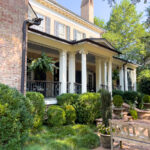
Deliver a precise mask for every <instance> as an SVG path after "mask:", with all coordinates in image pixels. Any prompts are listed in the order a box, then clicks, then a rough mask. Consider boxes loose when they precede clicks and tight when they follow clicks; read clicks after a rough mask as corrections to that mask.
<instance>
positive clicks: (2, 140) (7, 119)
mask: <svg viewBox="0 0 150 150" xmlns="http://www.w3.org/2000/svg"><path fill="white" fill-rule="evenodd" d="M31 112H32V105H31V104H30V100H29V99H28V98H26V97H24V95H22V94H21V93H20V92H18V91H17V90H16V89H13V88H9V87H8V86H6V85H3V84H0V149H5V150H10V149H11V150H21V147H22V145H23V144H24V142H25V141H26V139H27V137H28V131H29V129H30V127H32V123H33V122H32V121H33V118H32V115H31Z"/></svg>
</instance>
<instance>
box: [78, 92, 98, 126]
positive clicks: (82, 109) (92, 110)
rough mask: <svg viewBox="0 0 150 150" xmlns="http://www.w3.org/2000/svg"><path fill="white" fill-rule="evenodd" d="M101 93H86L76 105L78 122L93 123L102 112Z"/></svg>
mask: <svg viewBox="0 0 150 150" xmlns="http://www.w3.org/2000/svg"><path fill="white" fill-rule="evenodd" d="M100 105H101V104H100V94H99V93H84V94H81V95H80V96H79V99H78V101H77V103H76V105H75V109H76V113H77V122H78V123H85V124H89V123H93V122H94V120H95V119H96V118H97V117H98V115H99V114H100Z"/></svg>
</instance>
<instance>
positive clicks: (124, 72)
mask: <svg viewBox="0 0 150 150" xmlns="http://www.w3.org/2000/svg"><path fill="white" fill-rule="evenodd" d="M127 63H128V62H126V63H124V64H123V72H124V91H125V89H126V85H125V65H126V64H127Z"/></svg>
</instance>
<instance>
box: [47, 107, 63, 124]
mask: <svg viewBox="0 0 150 150" xmlns="http://www.w3.org/2000/svg"><path fill="white" fill-rule="evenodd" d="M47 117H48V120H47V123H48V125H50V126H61V125H63V124H65V123H66V114H65V111H64V109H63V108H61V107H60V106H55V105H53V106H50V107H49V108H48V111H47Z"/></svg>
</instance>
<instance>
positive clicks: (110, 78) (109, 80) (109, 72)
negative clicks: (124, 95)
mask: <svg viewBox="0 0 150 150" xmlns="http://www.w3.org/2000/svg"><path fill="white" fill-rule="evenodd" d="M108 90H109V92H110V93H111V94H112V58H110V59H109V62H108Z"/></svg>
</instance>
